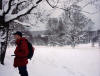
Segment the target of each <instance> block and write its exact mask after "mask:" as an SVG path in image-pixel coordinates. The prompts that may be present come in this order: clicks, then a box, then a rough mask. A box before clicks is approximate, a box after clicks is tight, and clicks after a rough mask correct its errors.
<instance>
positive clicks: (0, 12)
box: [0, 0, 42, 64]
mask: <svg viewBox="0 0 100 76" xmlns="http://www.w3.org/2000/svg"><path fill="white" fill-rule="evenodd" d="M41 1H42V0H34V1H33V0H0V46H1V47H0V62H1V64H4V57H5V52H6V48H7V40H8V32H9V23H10V22H11V21H14V20H16V19H18V18H20V17H21V16H24V15H27V14H30V12H31V10H32V9H34V8H36V7H37V6H38V4H39V3H40V2H41Z"/></svg>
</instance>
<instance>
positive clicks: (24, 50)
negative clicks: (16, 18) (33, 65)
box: [13, 31, 29, 76]
mask: <svg viewBox="0 0 100 76" xmlns="http://www.w3.org/2000/svg"><path fill="white" fill-rule="evenodd" d="M13 35H14V37H15V39H16V44H17V47H16V49H15V51H14V54H15V59H14V64H13V66H14V67H15V68H16V67H18V70H19V74H20V76H28V71H27V64H28V58H27V56H28V54H29V51H28V50H29V49H28V44H27V39H26V38H24V37H22V33H21V32H20V31H17V32H16V33H14V34H13Z"/></svg>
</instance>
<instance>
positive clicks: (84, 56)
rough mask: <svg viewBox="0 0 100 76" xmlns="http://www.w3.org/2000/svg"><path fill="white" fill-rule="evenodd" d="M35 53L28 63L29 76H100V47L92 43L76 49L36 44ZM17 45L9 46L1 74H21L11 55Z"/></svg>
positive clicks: (0, 75)
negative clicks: (15, 66)
mask: <svg viewBox="0 0 100 76" xmlns="http://www.w3.org/2000/svg"><path fill="white" fill-rule="evenodd" d="M35 48H36V50H35V54H34V57H33V59H32V60H31V61H30V60H29V64H28V71H29V76H100V48H98V46H96V47H91V45H90V44H87V45H79V46H77V47H76V48H75V49H73V48H71V47H70V46H66V47H46V46H35ZM14 49H15V47H8V49H7V54H6V59H5V66H2V65H0V76H19V74H18V70H17V69H16V68H14V67H13V59H14V57H11V55H12V54H13V51H14Z"/></svg>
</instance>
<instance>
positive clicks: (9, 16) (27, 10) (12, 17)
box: [5, 0, 42, 22]
mask: <svg viewBox="0 0 100 76" xmlns="http://www.w3.org/2000/svg"><path fill="white" fill-rule="evenodd" d="M41 1H42V0H38V1H37V2H38V3H37V2H36V4H33V3H31V4H30V5H29V6H27V8H25V9H23V10H21V11H19V12H18V13H17V14H11V12H12V10H13V9H14V7H12V8H11V7H10V9H11V10H10V11H11V12H10V13H8V14H6V15H5V21H6V22H9V21H12V20H15V19H17V18H19V17H21V16H23V15H26V14H29V13H30V12H31V10H32V9H34V8H36V7H37V6H38V4H39V3H40V2H41Z"/></svg>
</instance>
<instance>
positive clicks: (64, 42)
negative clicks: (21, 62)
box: [0, 0, 100, 76]
mask: <svg viewBox="0 0 100 76" xmlns="http://www.w3.org/2000/svg"><path fill="white" fill-rule="evenodd" d="M16 31H21V32H22V33H23V35H24V37H26V38H27V39H28V40H29V41H30V42H31V43H32V44H33V45H34V46H47V47H48V46H49V47H50V46H51V47H56V46H60V47H65V46H71V47H72V48H75V47H77V46H78V45H82V44H85V45H87V44H89V43H90V44H91V47H94V46H95V44H97V45H98V46H99V47H100V0H0V63H1V64H3V65H4V60H5V56H6V52H7V47H11V46H12V47H13V46H15V40H14V37H13V33H14V32H16ZM99 50H100V49H99ZM62 76H64V75H62ZM69 76H72V75H69ZM73 76H74V75H73ZM80 76H85V75H80ZM98 76H99V75H98Z"/></svg>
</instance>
